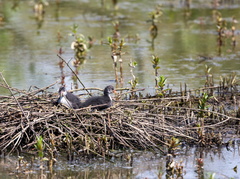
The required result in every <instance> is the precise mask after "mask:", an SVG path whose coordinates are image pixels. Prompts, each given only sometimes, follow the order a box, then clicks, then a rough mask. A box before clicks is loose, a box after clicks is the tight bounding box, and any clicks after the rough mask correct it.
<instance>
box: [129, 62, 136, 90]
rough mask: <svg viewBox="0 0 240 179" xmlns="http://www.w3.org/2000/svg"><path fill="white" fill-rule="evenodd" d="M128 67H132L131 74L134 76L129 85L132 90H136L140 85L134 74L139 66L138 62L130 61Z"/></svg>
mask: <svg viewBox="0 0 240 179" xmlns="http://www.w3.org/2000/svg"><path fill="white" fill-rule="evenodd" d="M128 65H129V67H130V73H131V75H132V79H131V80H130V81H129V82H128V83H129V84H130V85H131V89H132V90H134V89H135V88H136V86H137V84H138V78H136V77H135V75H134V74H133V69H134V68H135V67H136V66H137V62H136V61H132V59H130V63H129V64H128Z"/></svg>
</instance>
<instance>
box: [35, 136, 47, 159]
mask: <svg viewBox="0 0 240 179" xmlns="http://www.w3.org/2000/svg"><path fill="white" fill-rule="evenodd" d="M36 141H37V142H36V144H35V145H34V147H35V148H36V149H37V151H38V157H40V158H43V156H44V152H43V151H44V149H45V146H44V143H43V137H42V136H36Z"/></svg>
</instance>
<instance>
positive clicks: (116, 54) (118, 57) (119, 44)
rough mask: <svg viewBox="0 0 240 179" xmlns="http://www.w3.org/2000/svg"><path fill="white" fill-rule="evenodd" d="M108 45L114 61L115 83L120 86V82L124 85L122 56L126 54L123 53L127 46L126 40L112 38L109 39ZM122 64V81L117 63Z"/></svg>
mask: <svg viewBox="0 0 240 179" xmlns="http://www.w3.org/2000/svg"><path fill="white" fill-rule="evenodd" d="M108 45H109V46H110V47H111V57H112V60H113V68H114V72H115V81H116V83H117V84H118V83H119V82H120V83H121V84H123V59H122V55H123V54H124V52H122V49H123V47H124V45H125V42H124V39H121V40H120V41H119V40H114V39H113V38H112V37H108ZM118 62H119V63H120V80H119V78H118V74H117V71H118V70H117V63H118Z"/></svg>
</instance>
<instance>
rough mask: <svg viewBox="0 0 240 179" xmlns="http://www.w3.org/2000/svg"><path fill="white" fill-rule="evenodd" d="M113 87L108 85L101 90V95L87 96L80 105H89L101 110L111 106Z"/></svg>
mask: <svg viewBox="0 0 240 179" xmlns="http://www.w3.org/2000/svg"><path fill="white" fill-rule="evenodd" d="M114 92H115V90H114V87H113V86H111V85H109V86H107V87H106V88H105V89H104V91H103V96H93V97H90V98H88V99H87V100H86V101H85V102H84V103H82V105H81V107H88V106H91V109H97V110H103V109H106V108H109V107H110V106H112V98H111V96H110V94H111V93H114Z"/></svg>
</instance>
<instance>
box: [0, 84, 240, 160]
mask: <svg viewBox="0 0 240 179" xmlns="http://www.w3.org/2000/svg"><path fill="white" fill-rule="evenodd" d="M53 85H54V84H52V85H50V86H48V87H45V88H42V89H32V90H31V91H28V92H27V91H24V90H19V89H15V88H11V87H9V86H8V85H5V84H1V86H2V87H3V88H6V89H8V90H10V91H11V95H10V96H0V102H1V108H0V148H1V151H2V152H4V153H5V152H12V151H16V150H19V151H22V150H27V151H29V150H32V149H34V148H35V147H34V144H36V141H37V138H38V137H39V136H41V137H42V138H43V141H44V146H45V151H48V152H50V153H54V152H62V151H64V152H65V153H68V154H69V156H71V155H72V154H73V153H75V154H79V155H81V154H84V155H86V154H94V155H99V156H110V155H113V153H114V151H117V150H119V149H150V150H160V151H162V152H166V151H167V152H168V153H169V152H170V151H171V150H175V149H176V148H177V146H178V145H179V144H180V143H181V144H185V145H196V146H203V147H214V146H221V145H223V144H225V142H224V140H223V139H224V138H225V137H228V138H229V137H230V138H231V137H238V138H239V129H240V127H239V126H240V122H239V121H240V118H239V116H240V114H239V113H240V110H239V105H240V104H239V99H240V93H239V90H238V89H237V87H238V86H234V87H232V86H231V87H224V88H222V87H212V88H203V89H198V90H193V91H190V90H189V91H186V90H185V91H181V92H178V93H173V92H172V93H169V94H165V95H163V96H158V95H156V96H147V97H141V98H140V97H139V96H140V95H138V93H136V92H135V93H133V92H130V93H127V94H124V95H123V96H121V98H119V100H115V101H114V105H113V106H112V107H111V108H108V109H107V110H105V111H91V110H90V109H89V108H85V109H78V110H74V109H67V108H65V107H64V106H54V105H53V102H54V101H56V99H57V98H58V94H57V93H52V92H49V91H48V89H49V88H50V87H51V86H53ZM210 93H213V94H214V95H213V96H214V97H210V98H208V99H207V101H206V105H205V107H204V108H203V109H201V106H200V104H201V103H200V101H201V100H202V99H203V94H208V95H209V96H211V94H210ZM116 99H117V98H116ZM120 99H126V100H120ZM127 99H128V100H127Z"/></svg>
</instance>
